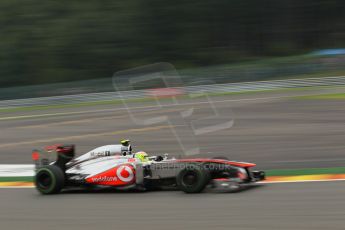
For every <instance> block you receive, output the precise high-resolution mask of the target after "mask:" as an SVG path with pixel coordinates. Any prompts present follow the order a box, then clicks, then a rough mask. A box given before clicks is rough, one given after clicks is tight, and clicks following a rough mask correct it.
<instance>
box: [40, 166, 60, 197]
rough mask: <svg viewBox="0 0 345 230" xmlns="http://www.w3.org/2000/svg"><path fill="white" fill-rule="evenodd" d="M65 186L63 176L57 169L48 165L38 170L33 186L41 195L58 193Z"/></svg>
mask: <svg viewBox="0 0 345 230" xmlns="http://www.w3.org/2000/svg"><path fill="white" fill-rule="evenodd" d="M64 184H65V175H64V173H63V171H62V169H60V168H59V167H57V166H55V165H48V166H45V167H42V168H40V169H38V171H37V173H36V176H35V185H36V188H37V190H38V191H39V192H40V193H42V194H54V193H59V192H60V191H61V189H62V188H63V187H64Z"/></svg>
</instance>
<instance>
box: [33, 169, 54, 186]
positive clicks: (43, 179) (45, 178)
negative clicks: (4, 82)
mask: <svg viewBox="0 0 345 230" xmlns="http://www.w3.org/2000/svg"><path fill="white" fill-rule="evenodd" d="M52 183H53V180H52V177H51V175H50V174H49V173H47V172H41V174H40V175H39V176H38V177H37V184H38V186H39V187H40V188H42V189H44V190H45V189H49V188H50V187H51V185H52Z"/></svg>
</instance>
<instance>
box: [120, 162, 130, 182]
mask: <svg viewBox="0 0 345 230" xmlns="http://www.w3.org/2000/svg"><path fill="white" fill-rule="evenodd" d="M116 176H117V177H118V178H119V179H120V180H121V181H123V182H130V181H131V180H133V178H134V173H133V169H132V168H131V167H129V166H127V165H122V166H120V167H119V168H118V169H117V170H116Z"/></svg>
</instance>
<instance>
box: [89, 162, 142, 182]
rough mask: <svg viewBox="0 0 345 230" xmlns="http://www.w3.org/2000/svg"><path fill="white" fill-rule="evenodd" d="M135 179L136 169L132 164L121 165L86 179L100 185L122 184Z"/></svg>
mask: <svg viewBox="0 0 345 230" xmlns="http://www.w3.org/2000/svg"><path fill="white" fill-rule="evenodd" d="M134 181H135V171H134V168H133V166H132V165H130V164H128V165H120V166H117V167H114V168H112V169H109V170H107V171H105V172H102V173H99V174H97V175H94V176H91V177H89V178H87V179H86V182H87V183H92V184H99V185H112V186H121V185H128V184H132V183H133V182H134Z"/></svg>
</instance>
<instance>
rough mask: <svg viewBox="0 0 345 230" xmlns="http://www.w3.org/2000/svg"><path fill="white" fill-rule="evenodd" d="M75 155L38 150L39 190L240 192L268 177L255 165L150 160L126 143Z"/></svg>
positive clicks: (70, 149) (57, 148)
mask: <svg viewBox="0 0 345 230" xmlns="http://www.w3.org/2000/svg"><path fill="white" fill-rule="evenodd" d="M52 153H56V154H57V159H54V161H50V160H49V158H50V157H49V156H51V155H52ZM74 155H75V149H74V145H53V146H48V147H46V148H45V149H44V150H40V151H39V150H34V151H33V153H32V158H33V160H34V162H35V166H36V173H35V185H36V188H37V190H38V191H39V192H41V193H42V194H53V193H59V192H60V191H61V190H62V189H71V188H75V187H84V188H88V189H90V188H91V189H96V188H97V189H98V188H103V187H112V188H116V189H121V190H139V191H148V190H155V189H162V188H163V189H164V188H177V189H179V190H181V191H184V192H186V193H198V192H201V191H203V190H204V189H205V188H206V187H207V188H211V189H221V190H224V191H237V190H239V189H241V187H242V186H243V185H246V184H252V183H255V182H257V181H260V180H263V179H265V173H264V172H262V171H251V170H250V168H251V167H253V166H255V164H252V163H245V162H236V161H229V160H226V159H219V158H218V159H204V158H197V159H175V158H169V157H168V155H167V154H165V155H164V156H152V157H149V156H148V155H147V154H146V153H144V152H138V153H132V151H131V147H130V146H128V145H127V146H126V145H106V146H102V147H98V148H96V149H94V150H92V151H90V152H88V153H85V154H84V155H81V156H80V157H78V158H74ZM54 158H55V157H54Z"/></svg>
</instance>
